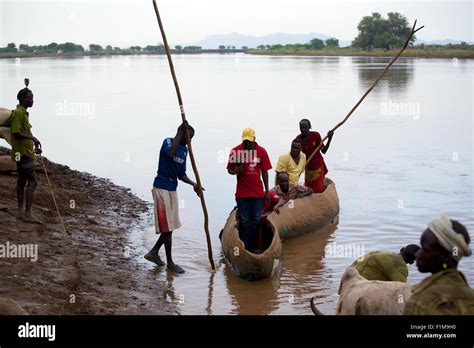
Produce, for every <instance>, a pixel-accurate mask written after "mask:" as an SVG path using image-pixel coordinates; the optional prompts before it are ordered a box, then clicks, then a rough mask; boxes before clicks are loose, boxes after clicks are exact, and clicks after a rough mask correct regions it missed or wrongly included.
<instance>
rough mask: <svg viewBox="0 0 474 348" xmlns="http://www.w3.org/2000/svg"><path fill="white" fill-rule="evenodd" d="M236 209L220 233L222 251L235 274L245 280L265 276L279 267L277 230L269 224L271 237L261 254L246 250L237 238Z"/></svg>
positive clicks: (279, 250)
mask: <svg viewBox="0 0 474 348" xmlns="http://www.w3.org/2000/svg"><path fill="white" fill-rule="evenodd" d="M237 226H238V224H237V219H236V210H234V211H233V212H232V213H231V214H230V216H229V218H228V219H227V222H226V224H225V226H224V229H223V231H222V235H221V244H222V251H223V253H224V256H225V258H226V260H227V261H228V262H229V264H230V265H231V266H232V269H233V271H234V273H235V274H237V275H238V276H239V277H241V278H243V279H246V280H257V279H263V278H267V277H269V276H271V275H273V274H275V273H276V272H277V271H278V270H279V269H280V260H281V253H282V246H281V240H280V236H279V234H278V231H277V230H276V229H275V228H274V227H273V226H271V228H272V233H273V238H272V241H271V244H270V246H269V247H268V248H267V249H266V250H265V251H264V252H263V253H262V254H254V253H250V252H248V251H247V250H246V249H245V248H244V243H243V242H242V241H241V240H240V238H239V231H238V229H237Z"/></svg>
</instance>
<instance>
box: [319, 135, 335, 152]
mask: <svg viewBox="0 0 474 348" xmlns="http://www.w3.org/2000/svg"><path fill="white" fill-rule="evenodd" d="M333 135H334V131H332V130H330V131H329V132H328V142H327V144H326V146H324V147H323V148H322V149H321V152H322V153H323V154H326V152H327V151H328V150H329V145H331V140H332V137H333Z"/></svg>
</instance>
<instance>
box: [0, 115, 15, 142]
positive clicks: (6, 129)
mask: <svg viewBox="0 0 474 348" xmlns="http://www.w3.org/2000/svg"><path fill="white" fill-rule="evenodd" d="M11 115H12V111H11V110H10V109H5V108H0V139H5V140H6V141H7V143H9V144H10V145H11V144H12V142H11V138H10V118H11Z"/></svg>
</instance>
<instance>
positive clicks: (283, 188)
mask: <svg viewBox="0 0 474 348" xmlns="http://www.w3.org/2000/svg"><path fill="white" fill-rule="evenodd" d="M277 175H278V182H279V183H280V184H279V185H277V186H275V187H274V188H272V189H271V190H270V191H272V192H274V193H276V194H277V195H278V197H279V202H278V204H277V205H276V206H275V207H274V208H273V210H274V211H275V212H276V213H277V214H279V213H280V208H281V207H282V206H284V205H285V204H286V203H288V202H289V201H291V200H294V199H298V198H302V197H306V196H309V195H311V194H312V193H313V190H312V189H311V188H310V187H306V186H303V185H294V184H290V176H289V175H288V173H287V172H280V173H278V174H277Z"/></svg>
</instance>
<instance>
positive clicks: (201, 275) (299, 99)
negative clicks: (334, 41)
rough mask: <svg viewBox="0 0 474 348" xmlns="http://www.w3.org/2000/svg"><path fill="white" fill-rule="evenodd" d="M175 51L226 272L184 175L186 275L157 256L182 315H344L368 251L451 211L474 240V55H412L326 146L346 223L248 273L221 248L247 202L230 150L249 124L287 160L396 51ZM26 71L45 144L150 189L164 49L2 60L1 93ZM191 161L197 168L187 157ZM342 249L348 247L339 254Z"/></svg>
mask: <svg viewBox="0 0 474 348" xmlns="http://www.w3.org/2000/svg"><path fill="white" fill-rule="evenodd" d="M174 59H175V66H176V70H177V74H178V78H179V81H180V84H181V90H182V94H183V98H184V102H185V107H186V112H187V116H188V119H189V122H190V123H191V124H192V125H193V126H194V127H195V128H196V136H195V138H194V139H193V148H194V151H195V155H196V161H197V164H198V167H199V170H200V174H201V178H202V182H203V186H204V187H205V188H206V192H205V193H206V202H207V206H208V210H209V216H210V231H211V234H212V243H213V255H214V260H215V262H216V267H217V272H216V273H214V274H212V273H211V272H210V266H209V262H208V259H207V250H206V242H205V235H204V231H203V227H202V225H203V217H202V211H201V207H200V202H199V199H198V198H197V197H196V195H195V194H194V192H193V191H192V189H191V187H190V186H187V185H185V184H183V183H180V186H179V188H178V194H179V197H180V206H181V209H180V214H181V221H182V223H183V228H182V229H180V230H177V231H176V232H175V237H174V257H175V259H176V262H177V263H179V264H180V265H181V266H182V267H184V268H185V269H186V273H185V274H183V275H179V276H172V275H168V274H167V273H166V272H165V271H164V270H161V269H155V268H154V267H153V266H152V265H151V264H150V265H149V271H150V272H153V274H155V275H156V279H157V280H159V281H164V282H166V284H167V288H168V290H167V291H166V293H165V294H157V296H165V297H166V298H167V299H168V300H169V301H174V302H176V303H177V304H178V308H179V312H180V313H182V314H201V313H208V314H311V310H310V308H309V299H310V298H311V297H313V296H316V299H317V301H316V302H317V303H318V307H319V308H320V309H321V310H322V311H323V312H325V313H331V312H333V311H334V308H335V305H336V303H337V289H338V286H339V279H340V276H341V274H342V272H343V271H344V270H345V268H346V267H347V266H348V265H350V264H351V263H352V261H353V260H354V258H356V257H357V256H358V253H360V252H369V251H373V250H387V251H398V250H399V249H400V247H401V246H403V245H405V244H409V243H417V242H418V241H419V236H420V234H421V232H422V231H423V230H424V229H425V228H426V225H427V223H428V222H429V221H430V220H431V219H432V218H433V217H436V216H438V215H440V214H448V215H449V216H451V217H452V218H454V219H458V220H459V221H461V222H462V223H464V224H465V225H466V226H467V228H468V230H470V232H471V236H473V237H474V232H473V231H474V221H473V216H474V211H473V208H474V204H473V203H474V202H473V198H474V195H473V187H474V185H473V144H472V135H473V134H472V132H473V120H474V117H473V116H474V115H473V101H472V99H473V98H472V96H473V86H474V82H473V81H474V80H473V78H474V61H473V60H458V61H455V60H442V59H432V60H425V59H400V60H399V61H398V62H397V63H396V65H395V66H394V67H393V68H392V70H390V71H389V73H388V74H387V75H386V77H385V78H384V79H383V80H382V81H381V82H380V83H379V85H378V86H377V87H376V88H375V89H374V91H373V92H372V93H371V94H370V95H369V96H368V97H367V98H366V100H365V101H364V103H363V104H362V105H361V106H360V107H359V109H358V110H357V111H356V112H355V113H354V115H353V116H352V117H351V119H350V120H349V121H348V122H347V124H346V125H344V126H343V127H342V128H340V129H339V130H338V131H337V132H336V134H335V136H334V140H333V143H332V144H331V148H330V150H329V152H328V153H327V154H326V156H325V158H326V163H327V165H328V167H329V174H328V176H329V177H331V178H332V179H333V180H334V181H335V182H336V188H337V190H338V194H339V198H340V205H341V213H340V222H339V224H338V226H337V228H329V229H328V230H327V231H324V232H321V231H320V232H318V233H314V234H310V235H306V236H303V237H300V238H297V239H294V240H289V241H287V242H285V244H284V250H283V260H282V270H281V273H280V274H278V275H277V276H275V277H273V278H269V279H265V280H262V281H258V282H247V281H244V280H241V279H238V278H237V277H235V276H234V275H233V274H232V272H231V270H230V268H229V266H227V265H226V263H225V261H224V260H223V258H222V252H221V250H220V245H219V240H218V233H219V231H220V230H221V228H222V227H223V224H224V223H225V220H226V217H227V215H228V213H229V211H230V210H231V209H232V207H233V205H234V197H233V194H234V190H235V178H234V177H232V176H230V175H228V174H227V172H226V170H225V164H226V163H225V162H226V153H227V151H228V150H229V149H230V148H232V147H233V146H235V145H237V144H238V143H239V138H240V133H241V131H242V129H243V128H246V127H253V128H254V129H255V130H256V133H257V134H256V135H257V141H258V142H259V144H260V145H262V146H264V147H265V148H266V149H267V151H268V153H269V155H270V158H271V160H272V164H273V165H274V166H275V165H276V160H277V158H278V156H279V155H280V154H282V153H283V152H285V151H288V150H289V145H290V142H291V139H293V138H294V137H295V136H296V135H297V134H298V121H299V120H300V119H301V118H306V117H307V118H310V119H311V120H312V124H313V128H314V129H315V130H318V131H320V132H322V133H325V132H327V131H328V130H329V129H330V128H332V127H333V126H334V125H335V124H336V123H337V122H339V121H340V120H341V119H342V118H343V117H344V116H345V114H346V113H347V112H348V111H349V110H350V109H351V107H352V106H353V105H354V104H355V102H356V101H357V100H358V98H359V97H360V96H361V95H362V94H363V93H364V91H365V90H366V89H367V88H368V87H369V86H370V84H371V83H372V81H373V80H374V79H375V78H376V77H377V75H378V74H379V72H380V71H381V69H383V67H384V66H385V64H386V63H387V62H388V59H384V58H351V57H340V58H339V57H262V56H246V55H199V56H185V55H182V56H177V57H175V58H174ZM24 77H29V78H30V80H31V83H30V87H31V89H32V90H33V91H34V93H35V105H34V107H33V108H32V109H31V111H30V114H31V122H32V124H33V127H34V128H33V132H34V134H35V135H36V136H37V137H38V138H40V140H41V141H42V143H43V148H44V151H45V155H46V156H47V157H49V158H50V159H51V160H54V161H56V162H60V163H64V164H67V165H70V166H71V167H73V168H77V169H80V170H84V171H88V172H91V173H93V174H95V175H99V176H103V177H108V178H111V179H112V180H113V181H114V182H115V183H117V184H120V185H124V186H127V187H131V188H132V190H133V191H134V192H135V193H137V194H138V195H139V196H140V197H142V198H144V199H146V200H148V201H151V193H150V190H151V185H152V183H153V178H154V175H155V172H156V166H157V160H158V152H159V148H160V146H161V143H162V140H163V138H164V137H169V136H173V135H174V133H175V130H176V128H177V126H178V125H179V119H180V116H179V110H178V107H177V102H176V97H175V95H174V89H173V85H172V80H171V77H170V74H169V71H168V66H167V62H166V60H165V57H162V56H156V57H153V56H137V57H107V58H87V57H86V58H76V59H43V58H39V59H22V60H0V106H4V107H11V108H13V107H14V106H15V97H16V92H17V91H18V90H19V89H20V88H21V87H22V85H21V82H22V80H23V78H24ZM0 144H2V145H3V141H0ZM188 174H189V176H191V177H192V176H193V174H192V170H191V165H190V163H189V161H188ZM270 182H273V174H271V175H270ZM152 224H153V221H152V220H150V227H149V228H148V229H146V230H144V231H139V232H134V234H133V238H134V244H136V245H138V248H141V249H142V250H143V252H145V251H146V249H147V248H151V246H152V245H153V244H154V242H155V241H156V238H157V237H156V236H155V234H154V229H153V226H152ZM338 246H342V247H345V248H346V251H348V252H347V253H346V254H343V255H331V254H330V251H332V250H337V247H338ZM325 247H327V248H328V249H327V250H326V252H325ZM341 256H344V257H341ZM140 262H144V263H146V262H147V261H145V260H143V261H142V260H140ZM409 269H410V277H409V282H412V283H413V282H417V281H419V280H421V279H423V278H424V277H425V275H422V274H420V273H418V271H417V270H416V267H414V266H410V267H409ZM460 269H461V270H462V271H463V272H464V274H465V275H466V277H467V279H468V281H469V283H470V285H471V286H474V258H472V257H471V258H466V259H464V260H462V261H461V264H460Z"/></svg>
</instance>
